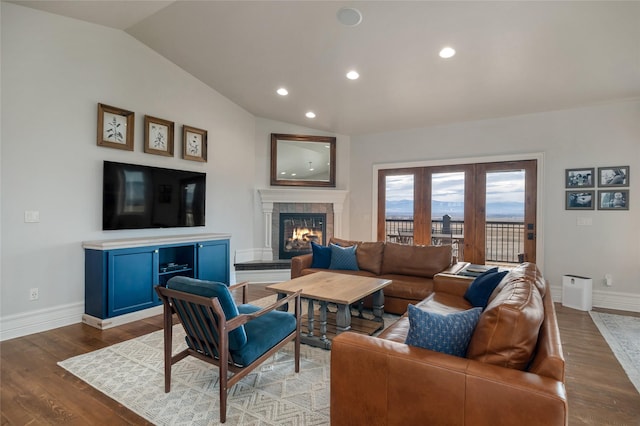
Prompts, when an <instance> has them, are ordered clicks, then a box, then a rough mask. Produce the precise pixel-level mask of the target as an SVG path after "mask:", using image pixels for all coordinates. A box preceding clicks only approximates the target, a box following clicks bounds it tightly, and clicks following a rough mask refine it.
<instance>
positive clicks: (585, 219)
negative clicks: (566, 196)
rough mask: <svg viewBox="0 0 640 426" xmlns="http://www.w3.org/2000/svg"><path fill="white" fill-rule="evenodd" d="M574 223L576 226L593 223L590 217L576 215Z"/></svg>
mask: <svg viewBox="0 0 640 426" xmlns="http://www.w3.org/2000/svg"><path fill="white" fill-rule="evenodd" d="M576 224H577V225H578V226H591V225H593V219H591V218H590V217H578V218H577V219H576Z"/></svg>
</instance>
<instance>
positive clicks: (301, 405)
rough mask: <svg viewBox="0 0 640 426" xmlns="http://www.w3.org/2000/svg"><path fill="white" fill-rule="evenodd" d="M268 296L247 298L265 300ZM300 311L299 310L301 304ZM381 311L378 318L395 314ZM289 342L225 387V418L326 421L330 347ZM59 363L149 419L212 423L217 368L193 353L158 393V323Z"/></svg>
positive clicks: (237, 421)
mask: <svg viewBox="0 0 640 426" xmlns="http://www.w3.org/2000/svg"><path fill="white" fill-rule="evenodd" d="M274 300H275V296H274V297H273V298H265V299H261V300H258V301H256V302H252V303H253V304H256V305H258V306H267V305H268V304H269V303H271V302H272V301H274ZM303 312H305V311H304V310H303ZM397 318H398V317H397V316H394V315H389V314H385V315H384V319H385V325H388V324H390V323H391V322H393V321H395V319H397ZM184 348H186V345H185V343H184V331H183V329H182V326H180V325H175V326H174V329H173V353H176V352H178V351H180V350H182V349H184ZM300 349H301V354H300V372H299V373H297V374H296V373H295V372H294V361H293V343H290V344H289V345H287V346H285V347H284V348H283V349H282V350H280V351H279V352H278V353H277V354H275V355H274V356H273V357H271V358H270V359H269V360H268V361H266V362H265V363H264V364H262V366H260V367H258V368H257V369H256V370H254V371H253V372H252V373H250V374H249V375H247V376H246V377H244V378H243V379H242V380H241V381H240V382H238V383H237V384H236V385H235V386H233V387H232V388H231V390H230V391H229V398H228V400H227V422H226V423H225V424H226V425H291V426H295V425H328V424H329V398H330V395H329V390H330V389H329V384H330V381H329V372H330V359H331V358H330V357H331V352H330V351H327V350H324V349H320V348H314V347H311V346H307V345H300ZM58 365H59V366H60V367H62V368H64V369H65V370H67V371H69V372H70V373H72V374H73V375H75V376H77V377H78V378H80V379H81V380H83V381H85V382H87V383H88V384H90V385H91V386H93V387H94V388H96V389H97V390H99V391H100V392H102V393H104V394H105V395H107V396H109V397H110V398H113V399H114V400H116V401H118V402H119V403H120V404H122V405H124V406H125V407H127V408H128V409H130V410H131V411H133V412H135V413H137V414H138V415H139V416H141V417H143V418H145V419H146V420H148V421H150V422H152V423H154V424H156V425H185V426H186V425H217V424H220V423H219V419H220V412H219V407H220V401H219V396H218V395H219V391H218V372H217V369H216V368H215V367H213V366H211V365H209V364H207V363H205V362H202V361H200V360H198V359H195V358H194V357H187V358H185V359H184V360H182V361H180V362H178V363H176V364H175V365H174V366H173V368H172V375H171V392H169V393H164V361H163V331H162V330H159V331H156V332H153V333H151V334H147V335H145V336H141V337H138V338H135V339H132V340H128V341H125V342H121V343H118V344H115V345H112V346H109V347H106V348H103V349H100V350H97V351H94V352H90V353H87V354H83V355H78V356H76V357H73V358H69V359H67V360H65V361H61V362H59V363H58Z"/></svg>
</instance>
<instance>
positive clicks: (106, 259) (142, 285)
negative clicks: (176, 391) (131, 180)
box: [82, 234, 230, 329]
mask: <svg viewBox="0 0 640 426" xmlns="http://www.w3.org/2000/svg"><path fill="white" fill-rule="evenodd" d="M229 239H230V235H228V234H197V235H176V236H168V237H146V238H145V237H143V238H126V239H119V240H100V241H85V242H83V243H82V247H83V248H84V251H85V255H84V258H85V267H84V269H85V272H84V274H85V284H84V286H85V296H84V301H85V302H84V303H85V314H84V315H83V321H84V322H85V323H86V324H89V325H92V326H94V327H97V328H101V329H105V328H109V327H113V326H115V325H120V324H124V323H127V322H130V321H135V320H137V319H140V318H145V317H148V316H151V315H156V314H159V313H161V312H162V307H161V306H159V305H160V303H161V302H160V300H159V299H158V296H157V294H156V292H155V290H154V288H153V287H154V286H156V285H158V284H165V283H166V282H167V280H169V278H171V277H173V276H176V275H185V276H188V277H194V278H199V279H203V280H209V281H218V282H223V283H226V284H229V274H230V272H229V268H230V257H229ZM149 308H153V309H149Z"/></svg>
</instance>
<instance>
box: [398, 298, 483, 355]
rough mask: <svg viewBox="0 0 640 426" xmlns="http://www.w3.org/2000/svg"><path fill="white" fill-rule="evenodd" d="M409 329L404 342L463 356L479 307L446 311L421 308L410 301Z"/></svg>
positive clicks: (465, 352)
mask: <svg viewBox="0 0 640 426" xmlns="http://www.w3.org/2000/svg"><path fill="white" fill-rule="evenodd" d="M408 308H409V333H408V334H407V339H406V340H405V343H406V344H407V345H411V346H417V347H420V348H425V349H430V350H432V351H437V352H442V353H445V354H449V355H455V356H459V357H464V356H465V355H466V354H467V346H469V341H470V340H471V335H472V334H473V331H474V330H475V328H476V324H477V323H478V320H479V319H480V313H481V312H482V309H480V308H472V309H469V310H468V311H461V312H454V313H451V314H448V315H442V314H437V313H435V312H429V311H423V310H422V309H420V308H416V307H415V306H414V305H409V307H408Z"/></svg>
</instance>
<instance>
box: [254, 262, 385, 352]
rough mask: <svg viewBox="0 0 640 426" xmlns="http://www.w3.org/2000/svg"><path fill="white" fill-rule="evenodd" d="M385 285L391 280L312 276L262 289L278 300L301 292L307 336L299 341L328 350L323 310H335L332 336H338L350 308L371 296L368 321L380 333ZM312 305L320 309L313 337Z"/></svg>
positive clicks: (344, 328)
mask: <svg viewBox="0 0 640 426" xmlns="http://www.w3.org/2000/svg"><path fill="white" fill-rule="evenodd" d="M389 284H391V280H384V279H378V278H370V277H361V276H357V275H347V274H339V273H333V272H316V273H313V274H310V275H305V276H302V277H298V278H294V279H292V280H290V281H285V282H282V283H278V284H271V285H268V286H267V287H266V288H267V289H269V290H272V291H275V292H277V293H278V299H282V298H284V297H286V295H288V294H292V293H295V292H296V291H298V290H302V291H301V296H302V297H303V298H305V299H307V301H308V309H307V318H308V332H307V333H304V334H303V335H302V339H301V340H302V342H304V343H306V344H308V345H312V346H317V347H321V348H324V349H330V348H331V340H329V339H328V338H327V306H328V305H329V304H335V305H336V306H337V311H336V334H339V333H342V332H345V331H348V330H350V329H351V304H353V303H356V302H358V301H360V300H362V299H363V298H365V297H366V296H369V295H370V294H373V320H372V321H375V322H378V323H380V327H379V328H378V329H381V328H382V327H383V326H384V321H383V319H382V313H383V311H384V293H383V291H382V289H383V288H384V287H386V286H388V285H389ZM315 302H318V303H319V305H320V312H319V319H318V320H319V325H320V327H319V328H320V333H319V335H315V334H314V321H315V318H314V316H315V309H314V303H315Z"/></svg>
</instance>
